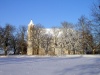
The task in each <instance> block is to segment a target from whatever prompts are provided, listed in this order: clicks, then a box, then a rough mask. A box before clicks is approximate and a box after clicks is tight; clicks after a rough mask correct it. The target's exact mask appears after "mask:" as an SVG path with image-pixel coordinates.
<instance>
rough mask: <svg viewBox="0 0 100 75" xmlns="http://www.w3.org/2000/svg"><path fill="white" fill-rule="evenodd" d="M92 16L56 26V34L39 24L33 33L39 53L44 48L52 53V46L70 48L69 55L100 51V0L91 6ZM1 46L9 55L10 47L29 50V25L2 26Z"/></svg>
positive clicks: (63, 48) (20, 52)
mask: <svg viewBox="0 0 100 75" xmlns="http://www.w3.org/2000/svg"><path fill="white" fill-rule="evenodd" d="M91 11H92V12H91V13H90V14H91V17H92V18H91V19H88V18H87V17H85V16H81V17H80V18H79V19H78V22H77V24H72V23H69V22H62V23H61V26H60V27H52V28H51V30H52V31H51V32H53V35H52V34H50V33H49V34H47V33H46V30H45V29H46V28H44V27H43V26H42V25H41V24H37V25H35V27H34V28H33V33H32V37H33V38H32V41H33V46H34V49H35V50H37V51H36V53H35V54H39V50H40V49H42V48H43V49H44V50H45V53H46V54H48V53H49V52H50V51H51V53H52V54H53V53H54V52H52V49H53V50H54V51H55V50H56V49H57V48H58V49H59V48H60V49H61V54H65V52H64V50H68V54H71V51H73V54H78V53H77V52H80V53H81V54H100V1H98V4H93V6H92V8H91ZM0 49H1V50H4V52H5V55H7V53H8V51H9V50H13V51H14V54H26V53H27V27H25V26H21V27H20V28H19V29H16V27H14V26H12V25H10V24H7V25H6V26H4V27H2V26H0Z"/></svg>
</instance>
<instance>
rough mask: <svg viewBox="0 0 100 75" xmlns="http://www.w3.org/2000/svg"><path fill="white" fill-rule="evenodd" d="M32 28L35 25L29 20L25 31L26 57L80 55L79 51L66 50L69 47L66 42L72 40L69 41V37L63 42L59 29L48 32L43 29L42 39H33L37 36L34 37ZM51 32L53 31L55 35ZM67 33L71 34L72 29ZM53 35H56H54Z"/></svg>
mask: <svg viewBox="0 0 100 75" xmlns="http://www.w3.org/2000/svg"><path fill="white" fill-rule="evenodd" d="M34 28H35V24H34V23H33V21H32V20H31V21H30V23H29V24H28V30H27V55H57V56H61V55H68V54H74V53H75V54H80V51H78V50H77V51H73V49H72V50H68V48H69V45H66V44H65V43H66V42H67V41H69V39H70V40H72V39H73V38H72V39H71V37H69V39H68V40H66V39H65V40H64V39H63V38H62V39H61V36H62V35H61V34H62V31H61V30H59V29H55V30H52V29H51V31H48V29H45V30H46V31H45V32H43V34H44V33H45V35H43V37H35V36H37V35H36V34H37V33H36V31H35V29H34ZM49 30H50V29H49ZM53 31H55V33H54V32H53ZM67 31H68V32H72V33H73V30H72V29H68V30H67ZM58 32H59V33H58ZM35 33H36V34H35ZM57 33H58V34H57ZM55 34H57V35H55ZM40 35H41V34H39V35H38V36H40ZM47 35H49V37H48V38H46V37H47ZM73 35H75V32H74V33H73ZM51 36H52V37H51ZM34 37H35V38H34ZM74 37H75V36H74ZM39 38H40V39H39ZM47 39H48V40H47ZM62 40H64V41H62ZM65 41H66V42H65Z"/></svg>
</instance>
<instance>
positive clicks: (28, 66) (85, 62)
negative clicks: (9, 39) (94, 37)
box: [0, 55, 100, 75]
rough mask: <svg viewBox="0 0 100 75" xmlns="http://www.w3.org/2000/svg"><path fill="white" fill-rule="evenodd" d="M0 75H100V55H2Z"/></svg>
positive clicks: (0, 57)
mask: <svg viewBox="0 0 100 75" xmlns="http://www.w3.org/2000/svg"><path fill="white" fill-rule="evenodd" d="M0 75H100V56H99V55H97V56H93V55H90V56H87V55H84V56H81V55H78V56H73V55H71V56H69V55H68V56H61V57H50V56H45V57H44V56H42V57H40V56H6V57H5V56H0Z"/></svg>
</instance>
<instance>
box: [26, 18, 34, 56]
mask: <svg viewBox="0 0 100 75" xmlns="http://www.w3.org/2000/svg"><path fill="white" fill-rule="evenodd" d="M33 27H34V23H33V21H32V20H31V21H30V23H29V24H28V30H27V36H28V39H27V44H28V46H27V55H33V43H32V33H33Z"/></svg>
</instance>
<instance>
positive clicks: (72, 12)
mask: <svg viewBox="0 0 100 75" xmlns="http://www.w3.org/2000/svg"><path fill="white" fill-rule="evenodd" d="M93 2H94V0H0V25H2V26H3V25H5V24H8V23H9V24H12V25H15V26H16V27H19V26H21V25H25V26H27V25H28V23H29V22H30V20H31V19H32V20H33V22H34V24H38V23H40V24H42V25H43V26H44V27H48V28H49V27H53V26H59V25H60V24H61V22H63V21H68V22H71V23H77V21H78V18H79V17H80V16H81V15H85V16H86V17H89V16H90V15H89V14H90V12H91V11H90V8H91V5H92V4H93Z"/></svg>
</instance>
